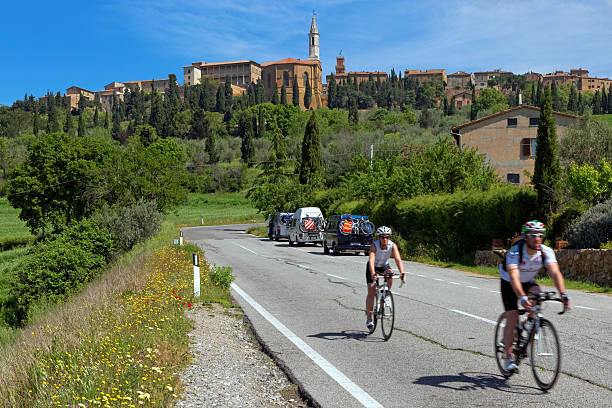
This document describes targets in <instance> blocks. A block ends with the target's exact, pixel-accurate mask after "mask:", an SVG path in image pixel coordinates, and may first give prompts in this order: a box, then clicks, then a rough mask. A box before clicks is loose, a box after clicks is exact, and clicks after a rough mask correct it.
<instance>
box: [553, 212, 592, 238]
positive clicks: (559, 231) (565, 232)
mask: <svg viewBox="0 0 612 408" xmlns="http://www.w3.org/2000/svg"><path fill="white" fill-rule="evenodd" d="M584 211H585V209H584V208H583V206H582V205H580V203H575V204H573V205H569V206H567V207H565V208H564V209H563V210H561V211H560V212H558V213H557V214H554V215H553V217H552V221H551V223H550V225H548V233H547V234H546V235H547V237H548V239H550V240H559V239H563V240H565V239H567V238H568V237H569V229H570V227H571V225H572V223H574V222H575V221H576V220H577V219H578V218H580V216H581V215H582V214H583V213H584Z"/></svg>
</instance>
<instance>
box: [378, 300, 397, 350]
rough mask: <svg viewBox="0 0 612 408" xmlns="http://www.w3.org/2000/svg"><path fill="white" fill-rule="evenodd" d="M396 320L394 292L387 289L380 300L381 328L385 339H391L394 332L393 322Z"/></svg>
mask: <svg viewBox="0 0 612 408" xmlns="http://www.w3.org/2000/svg"><path fill="white" fill-rule="evenodd" d="M394 320H395V304H394V303H393V293H391V291H387V292H386V293H385V295H384V296H383V297H382V298H381V300H380V329H381V330H382V334H383V337H384V338H385V341H387V340H389V338H390V337H391V333H393V322H394Z"/></svg>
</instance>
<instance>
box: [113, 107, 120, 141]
mask: <svg viewBox="0 0 612 408" xmlns="http://www.w3.org/2000/svg"><path fill="white" fill-rule="evenodd" d="M111 136H112V138H113V139H115V140H121V119H120V118H119V112H118V111H117V110H115V113H113V128H112V129H111Z"/></svg>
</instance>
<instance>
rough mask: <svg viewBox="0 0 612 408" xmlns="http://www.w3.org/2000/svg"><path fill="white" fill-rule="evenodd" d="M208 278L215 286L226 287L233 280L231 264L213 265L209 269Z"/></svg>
mask: <svg viewBox="0 0 612 408" xmlns="http://www.w3.org/2000/svg"><path fill="white" fill-rule="evenodd" d="M210 279H211V281H212V283H214V284H215V285H216V286H220V287H222V288H225V289H228V288H229V287H230V285H231V284H232V281H233V280H234V275H233V274H232V267H231V266H213V267H212V268H211V271H210Z"/></svg>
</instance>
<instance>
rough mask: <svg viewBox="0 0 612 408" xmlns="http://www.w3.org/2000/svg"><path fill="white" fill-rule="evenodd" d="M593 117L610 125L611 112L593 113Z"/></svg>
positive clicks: (611, 120)
mask: <svg viewBox="0 0 612 408" xmlns="http://www.w3.org/2000/svg"><path fill="white" fill-rule="evenodd" d="M593 117H594V118H595V119H599V120H601V121H603V122H606V123H607V124H608V125H610V126H612V114H610V113H608V114H605V115H593Z"/></svg>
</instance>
